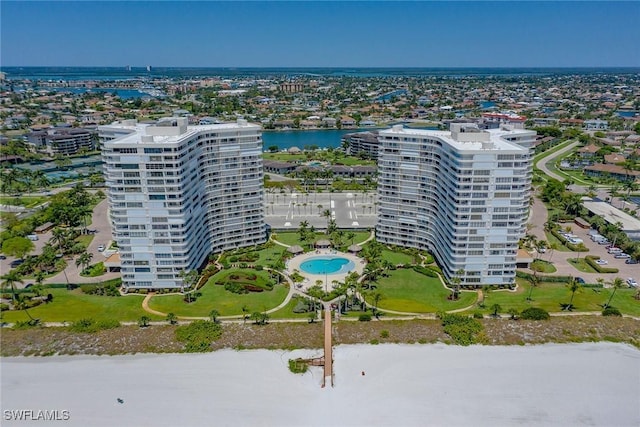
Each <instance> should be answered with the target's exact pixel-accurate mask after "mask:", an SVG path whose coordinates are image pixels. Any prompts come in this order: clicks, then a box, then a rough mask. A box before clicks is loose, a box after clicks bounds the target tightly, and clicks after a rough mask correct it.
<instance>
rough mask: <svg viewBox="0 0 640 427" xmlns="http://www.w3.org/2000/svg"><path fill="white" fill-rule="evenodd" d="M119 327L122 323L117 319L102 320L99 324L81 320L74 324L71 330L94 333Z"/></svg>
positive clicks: (91, 320) (92, 320)
mask: <svg viewBox="0 0 640 427" xmlns="http://www.w3.org/2000/svg"><path fill="white" fill-rule="evenodd" d="M118 327H120V322H119V321H117V320H116V319H107V320H100V321H98V322H96V321H95V320H94V319H80V320H78V321H76V322H73V323H72V324H71V326H70V327H69V329H70V330H71V331H73V332H85V333H94V332H98V331H102V330H106V329H114V328H118Z"/></svg>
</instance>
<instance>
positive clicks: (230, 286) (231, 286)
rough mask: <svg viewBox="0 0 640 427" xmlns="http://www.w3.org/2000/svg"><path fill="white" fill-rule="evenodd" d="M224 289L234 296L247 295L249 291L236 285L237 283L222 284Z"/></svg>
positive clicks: (240, 285) (238, 284)
mask: <svg viewBox="0 0 640 427" xmlns="http://www.w3.org/2000/svg"><path fill="white" fill-rule="evenodd" d="M224 288H225V289H226V290H227V291H229V292H233V293H234V294H247V293H249V291H248V290H247V288H246V287H245V286H244V285H242V284H240V283H238V282H226V283H225V284H224Z"/></svg>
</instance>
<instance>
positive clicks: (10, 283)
mask: <svg viewBox="0 0 640 427" xmlns="http://www.w3.org/2000/svg"><path fill="white" fill-rule="evenodd" d="M2 280H3V282H2V286H3V287H6V288H10V289H11V294H12V299H13V301H15V300H16V283H23V284H24V281H23V280H22V275H21V274H20V273H19V272H18V271H17V270H9V272H8V273H7V274H5V275H4V276H2Z"/></svg>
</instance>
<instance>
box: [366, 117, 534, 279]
mask: <svg viewBox="0 0 640 427" xmlns="http://www.w3.org/2000/svg"><path fill="white" fill-rule="evenodd" d="M379 140H380V151H379V154H378V202H379V210H378V224H377V227H376V237H377V238H378V240H380V241H381V242H384V243H388V244H395V245H400V246H405V247H414V248H419V249H427V250H429V251H431V252H433V254H434V255H435V257H436V258H437V260H438V261H439V263H440V265H441V267H442V270H443V272H444V274H445V276H446V277H447V278H449V279H452V278H454V277H459V278H460V279H461V283H462V284H463V285H505V286H506V285H511V284H513V282H514V280H515V269H516V252H517V250H518V240H519V239H520V238H521V237H522V236H523V235H524V233H525V225H526V221H527V216H528V212H529V196H530V189H531V174H532V155H531V150H530V147H531V146H532V144H533V142H534V141H535V132H533V131H524V130H513V129H511V128H506V127H502V128H500V129H491V130H481V129H479V128H478V127H477V126H475V125H471V124H462V123H452V124H451V130H450V131H432V130H420V129H406V128H403V127H402V126H401V125H397V126H394V127H393V128H392V129H389V130H384V131H380V136H379Z"/></svg>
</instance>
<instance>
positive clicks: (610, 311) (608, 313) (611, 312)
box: [602, 307, 622, 317]
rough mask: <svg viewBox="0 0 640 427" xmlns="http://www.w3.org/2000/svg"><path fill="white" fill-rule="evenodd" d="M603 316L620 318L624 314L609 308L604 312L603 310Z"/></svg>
mask: <svg viewBox="0 0 640 427" xmlns="http://www.w3.org/2000/svg"><path fill="white" fill-rule="evenodd" d="M602 315H603V316H618V317H622V313H620V310H618V309H617V308H615V307H607V308H605V309H604V310H602Z"/></svg>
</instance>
